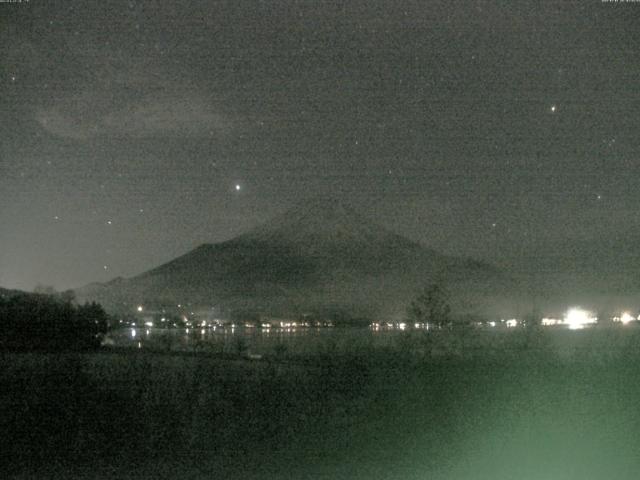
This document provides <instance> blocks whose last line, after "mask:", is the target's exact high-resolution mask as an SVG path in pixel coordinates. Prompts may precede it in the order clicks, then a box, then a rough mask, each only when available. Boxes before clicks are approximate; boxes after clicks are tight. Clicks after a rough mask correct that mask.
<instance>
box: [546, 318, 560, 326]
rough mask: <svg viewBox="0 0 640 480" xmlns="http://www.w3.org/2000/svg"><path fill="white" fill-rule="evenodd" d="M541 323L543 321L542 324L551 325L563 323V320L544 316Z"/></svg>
mask: <svg viewBox="0 0 640 480" xmlns="http://www.w3.org/2000/svg"><path fill="white" fill-rule="evenodd" d="M541 323H542V326H544V327H549V326H552V325H559V324H561V323H562V320H558V319H557V318H543V319H542V322H541Z"/></svg>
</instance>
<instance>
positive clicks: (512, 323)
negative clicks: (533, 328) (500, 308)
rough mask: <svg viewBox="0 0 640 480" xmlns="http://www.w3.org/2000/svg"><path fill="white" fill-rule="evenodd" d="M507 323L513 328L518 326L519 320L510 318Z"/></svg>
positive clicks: (508, 326)
mask: <svg viewBox="0 0 640 480" xmlns="http://www.w3.org/2000/svg"><path fill="white" fill-rule="evenodd" d="M506 323H507V328H513V327H517V326H518V320H516V319H515V318H510V319H509V320H507V322H506Z"/></svg>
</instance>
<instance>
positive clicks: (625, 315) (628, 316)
mask: <svg viewBox="0 0 640 480" xmlns="http://www.w3.org/2000/svg"><path fill="white" fill-rule="evenodd" d="M633 320H635V318H633V317H632V316H631V314H630V313H629V312H624V313H623V314H622V315H620V321H621V322H622V324H623V325H626V324H627V323H629V322H632V321H633Z"/></svg>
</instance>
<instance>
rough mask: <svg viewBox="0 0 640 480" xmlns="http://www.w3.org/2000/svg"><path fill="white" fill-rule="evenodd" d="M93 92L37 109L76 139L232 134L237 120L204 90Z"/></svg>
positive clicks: (57, 131)
mask: <svg viewBox="0 0 640 480" xmlns="http://www.w3.org/2000/svg"><path fill="white" fill-rule="evenodd" d="M111 97H112V95H110V94H108V93H106V92H102V93H93V92H90V91H85V92H82V93H81V94H76V95H72V96H70V97H68V98H63V99H61V100H59V101H57V102H55V103H54V104H53V105H52V106H50V107H48V108H42V109H39V110H38V111H37V112H36V120H37V121H38V123H40V125H42V127H43V128H45V129H46V130H47V131H48V132H50V133H52V134H54V135H57V136H60V137H64V138H71V139H77V140H81V139H88V138H92V137H125V138H126V137H128V138H145V137H154V136H176V137H212V136H225V135H228V134H229V133H230V132H231V131H232V129H233V123H234V122H233V121H232V119H231V118H230V117H229V116H227V115H225V114H223V113H221V112H220V111H218V110H217V109H216V107H215V106H214V105H213V104H212V102H211V101H210V100H209V99H208V98H207V97H206V96H204V95H201V94H197V93H193V92H184V93H181V92H177V93H169V94H166V93H165V94H162V95H152V94H147V95H144V96H142V98H126V99H122V98H111Z"/></svg>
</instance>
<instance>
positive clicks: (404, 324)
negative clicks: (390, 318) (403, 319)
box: [398, 323, 407, 330]
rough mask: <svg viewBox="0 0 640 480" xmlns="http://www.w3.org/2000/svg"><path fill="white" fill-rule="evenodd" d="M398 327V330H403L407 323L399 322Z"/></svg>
mask: <svg viewBox="0 0 640 480" xmlns="http://www.w3.org/2000/svg"><path fill="white" fill-rule="evenodd" d="M398 327H399V328H400V330H404V329H405V328H407V324H406V323H401V324H399V325H398Z"/></svg>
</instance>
